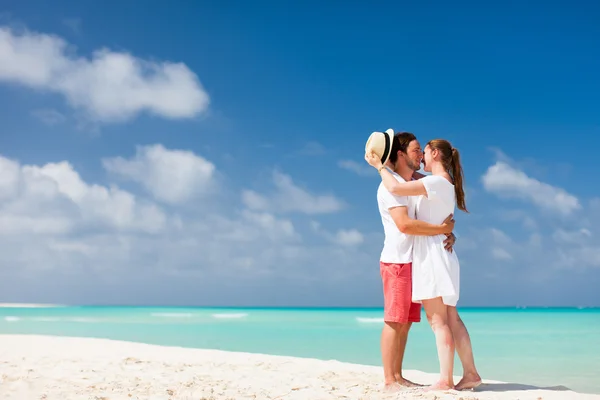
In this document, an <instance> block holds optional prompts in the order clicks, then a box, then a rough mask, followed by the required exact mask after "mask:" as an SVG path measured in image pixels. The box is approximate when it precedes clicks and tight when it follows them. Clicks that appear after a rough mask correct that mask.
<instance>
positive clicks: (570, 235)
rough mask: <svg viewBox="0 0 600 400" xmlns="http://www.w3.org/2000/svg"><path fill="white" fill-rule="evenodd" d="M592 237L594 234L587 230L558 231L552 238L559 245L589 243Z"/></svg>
mask: <svg viewBox="0 0 600 400" xmlns="http://www.w3.org/2000/svg"><path fill="white" fill-rule="evenodd" d="M591 237H592V233H591V232H590V231H589V230H587V229H585V228H581V229H578V230H575V231H567V230H564V229H557V230H556V231H555V232H554V234H553V235H552V238H553V239H554V240H555V241H556V242H558V243H583V242H586V241H588V239H590V238H591Z"/></svg>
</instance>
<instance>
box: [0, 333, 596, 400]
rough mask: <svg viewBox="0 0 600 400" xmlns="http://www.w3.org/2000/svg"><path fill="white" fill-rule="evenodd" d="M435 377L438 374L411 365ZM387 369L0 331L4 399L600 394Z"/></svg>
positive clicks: (307, 399) (439, 398)
mask: <svg viewBox="0 0 600 400" xmlns="http://www.w3.org/2000/svg"><path fill="white" fill-rule="evenodd" d="M406 377H407V378H408V379H411V380H413V381H416V382H419V383H423V384H429V383H432V382H434V380H435V378H436V375H434V374H426V373H423V372H419V371H407V372H406ZM381 378H382V370H381V368H379V367H373V366H363V365H355V364H348V363H341V362H337V361H320V360H314V359H303V358H293V357H280V356H269V355H262V354H248V353H233V352H225V351H217V350H202V349H185V348H178V347H166V346H154V345H146V344H140V343H130V342H123V341H113V340H106V339H91V338H68V337H52V336H37V335H31V336H29V335H0V399H18V400H30V399H44V400H54V399H61V400H71V399H73V400H74V399H78V400H79V399H94V400H99V399H103V400H109V399H110V400H118V399H153V400H158V399H164V400H167V399H169V400H183V399H190V400H191V399H194V400H217V399H219V400H220V399H224V400H225V399H231V400H238V399H273V400H274V399H288V400H292V399H302V400H319V399H365V400H366V399H420V400H423V399H431V400H443V399H457V400H458V399H462V400H475V399H482V400H483V399H499V400H500V399H501V400H504V399H506V400H508V399H521V400H527V399H532V400H539V399H542V400H552V399H568V400H576V399H600V395H590V394H578V393H575V392H572V391H569V390H567V389H566V388H561V387H557V388H537V387H534V386H529V385H527V384H526V383H521V384H513V383H501V382H495V381H487V380H486V381H484V384H483V385H482V386H480V387H479V388H477V390H476V391H470V392H456V391H448V392H425V391H424V390H423V389H422V388H416V389H406V390H405V391H402V392H399V393H394V394H388V393H383V392H382V391H381Z"/></svg>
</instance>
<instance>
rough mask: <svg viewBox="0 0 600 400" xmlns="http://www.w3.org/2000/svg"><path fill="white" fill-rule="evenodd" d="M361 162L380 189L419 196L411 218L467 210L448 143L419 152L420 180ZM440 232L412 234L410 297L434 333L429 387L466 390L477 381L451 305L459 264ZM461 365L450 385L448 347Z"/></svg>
mask: <svg viewBox="0 0 600 400" xmlns="http://www.w3.org/2000/svg"><path fill="white" fill-rule="evenodd" d="M365 159H366V160H367V162H368V163H369V164H370V165H371V166H373V167H375V168H377V170H379V171H380V174H381V178H382V181H383V184H384V186H385V187H386V189H387V190H388V191H389V192H391V193H392V194H394V195H397V196H420V198H419V199H418V200H417V207H416V213H417V219H419V220H422V221H426V222H429V223H432V224H440V223H442V221H444V219H445V218H446V217H447V216H448V215H449V214H454V208H455V206H456V205H458V208H459V209H460V210H462V211H465V212H468V211H467V208H466V204H465V194H464V190H463V171H462V167H461V164H460V154H459V152H458V150H457V149H455V148H453V147H452V145H451V144H450V142H448V141H447V140H442V139H435V140H432V141H430V142H429V143H427V145H426V146H425V151H424V159H423V163H424V169H425V171H426V172H431V175H429V176H425V177H424V178H421V179H420V180H416V181H411V182H402V183H401V182H399V181H398V180H396V179H395V178H394V177H393V176H392V174H391V173H390V171H388V170H387V169H386V168H383V165H382V164H381V160H380V158H379V157H378V156H377V155H375V154H374V153H371V154H366V155H365ZM444 239H445V236H444V235H437V236H415V237H414V245H413V272H412V279H413V283H412V285H413V286H412V288H413V289H412V293H413V294H412V297H413V301H414V302H421V303H422V304H423V307H424V308H425V313H426V314H427V320H428V321H429V324H430V325H431V328H432V330H433V332H434V334H435V339H436V344H437V351H438V359H439V362H440V380H439V381H438V382H437V383H435V384H434V385H433V386H432V387H431V389H437V390H448V389H457V390H463V389H472V388H474V387H476V386H479V385H480V384H481V377H480V376H479V373H478V372H477V369H476V368H475V362H474V360H473V350H472V348H471V340H470V338H469V333H468V332H467V329H466V327H465V325H464V323H463V322H462V320H461V319H460V317H459V315H458V311H457V310H456V304H457V302H458V298H459V292H460V279H459V263H458V258H457V256H456V253H455V252H454V251H453V252H448V251H446V250H445V248H444ZM455 346H456V351H457V352H458V355H459V357H460V360H461V363H462V366H463V378H462V379H461V381H460V382H459V383H458V384H457V385H456V386H454V383H453V382H454V380H453V374H452V370H453V366H454V350H455Z"/></svg>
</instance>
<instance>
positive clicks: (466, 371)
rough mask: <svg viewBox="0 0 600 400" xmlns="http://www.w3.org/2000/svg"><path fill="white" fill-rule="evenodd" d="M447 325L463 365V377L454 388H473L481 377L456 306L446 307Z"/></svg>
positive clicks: (467, 334)
mask: <svg viewBox="0 0 600 400" xmlns="http://www.w3.org/2000/svg"><path fill="white" fill-rule="evenodd" d="M448 325H449V326H450V330H451V331H452V336H453V337H454V345H455V346H456V352H457V353H458V357H459V358H460V362H461V364H462V367H463V377H462V379H461V380H460V382H458V384H457V385H456V390H463V389H473V388H475V387H477V386H479V385H480V384H481V377H480V376H479V373H478V372H477V368H475V360H474V358H473V348H472V346H471V338H470V337H469V332H468V331H467V327H466V326H465V324H464V322H463V321H462V319H461V318H460V316H459V315H458V311H457V310H456V307H448Z"/></svg>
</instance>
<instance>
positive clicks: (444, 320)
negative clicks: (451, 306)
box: [423, 297, 454, 390]
mask: <svg viewBox="0 0 600 400" xmlns="http://www.w3.org/2000/svg"><path fill="white" fill-rule="evenodd" d="M423 306H424V307H425V313H426V314H427V320H428V321H429V324H430V325H431V329H432V330H433V333H434V334H435V342H436V346H437V351H438V359H439V362H440V380H439V381H438V382H437V383H436V384H434V385H433V386H432V387H431V389H434V390H447V389H452V388H454V378H453V375H452V370H453V368H454V337H453V336H452V331H451V330H450V327H449V326H448V311H447V309H448V306H446V305H445V304H444V302H443V301H442V298H441V297H436V298H435V299H429V300H423Z"/></svg>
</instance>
